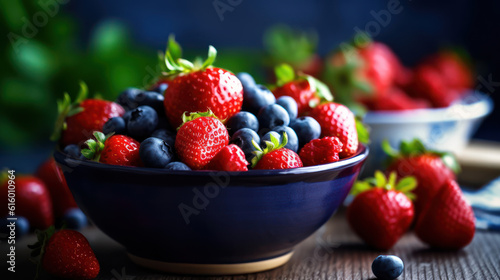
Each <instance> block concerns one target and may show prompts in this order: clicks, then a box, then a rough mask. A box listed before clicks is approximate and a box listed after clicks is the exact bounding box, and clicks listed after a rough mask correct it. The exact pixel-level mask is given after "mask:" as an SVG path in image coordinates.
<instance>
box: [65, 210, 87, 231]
mask: <svg viewBox="0 0 500 280" xmlns="http://www.w3.org/2000/svg"><path fill="white" fill-rule="evenodd" d="M62 219H63V222H64V223H65V224H66V227H67V228H69V229H75V230H78V229H82V228H84V227H86V226H87V223H88V220H87V216H85V214H83V212H82V210H80V208H70V209H68V210H67V211H66V212H65V213H64V216H63V218H62Z"/></svg>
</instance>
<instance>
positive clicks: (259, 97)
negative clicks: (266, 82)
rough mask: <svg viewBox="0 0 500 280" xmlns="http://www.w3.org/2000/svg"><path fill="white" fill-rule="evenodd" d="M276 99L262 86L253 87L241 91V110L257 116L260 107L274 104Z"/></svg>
mask: <svg viewBox="0 0 500 280" xmlns="http://www.w3.org/2000/svg"><path fill="white" fill-rule="evenodd" d="M274 102H276V98H275V97H274V95H273V93H272V92H271V91H270V90H269V89H268V88H266V87H265V86H263V85H255V86H252V87H249V88H244V90H243V110H244V111H248V112H250V113H252V114H258V113H259V110H260V109H261V108H262V107H265V106H267V105H270V104H274Z"/></svg>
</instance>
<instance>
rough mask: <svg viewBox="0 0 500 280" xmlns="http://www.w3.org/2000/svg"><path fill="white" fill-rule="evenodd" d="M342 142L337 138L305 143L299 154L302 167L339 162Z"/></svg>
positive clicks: (325, 138)
mask: <svg viewBox="0 0 500 280" xmlns="http://www.w3.org/2000/svg"><path fill="white" fill-rule="evenodd" d="M341 151H342V142H340V140H339V138H337V137H323V138H321V139H314V140H312V141H311V142H309V143H307V144H306V145H305V146H304V147H303V148H302V149H301V150H300V152H299V156H300V159H301V160H302V163H303V164H304V166H312V165H318V164H324V163H330V162H335V161H338V160H339V153H340V152H341Z"/></svg>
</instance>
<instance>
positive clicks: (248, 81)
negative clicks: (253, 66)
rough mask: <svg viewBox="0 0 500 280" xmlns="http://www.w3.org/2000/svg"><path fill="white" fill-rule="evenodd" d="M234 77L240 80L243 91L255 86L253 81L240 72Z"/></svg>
mask: <svg viewBox="0 0 500 280" xmlns="http://www.w3.org/2000/svg"><path fill="white" fill-rule="evenodd" d="M236 77H238V79H239V80H240V82H241V84H242V85H243V88H244V89H245V88H251V87H253V86H255V80H254V79H253V77H252V76H251V75H250V74H248V73H245V72H241V73H238V74H236Z"/></svg>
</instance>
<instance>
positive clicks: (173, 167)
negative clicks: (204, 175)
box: [165, 161, 191, 170]
mask: <svg viewBox="0 0 500 280" xmlns="http://www.w3.org/2000/svg"><path fill="white" fill-rule="evenodd" d="M165 169H167V170H191V168H189V166H187V165H186V164H184V163H182V162H180V161H173V162H171V163H169V164H167V166H165Z"/></svg>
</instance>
